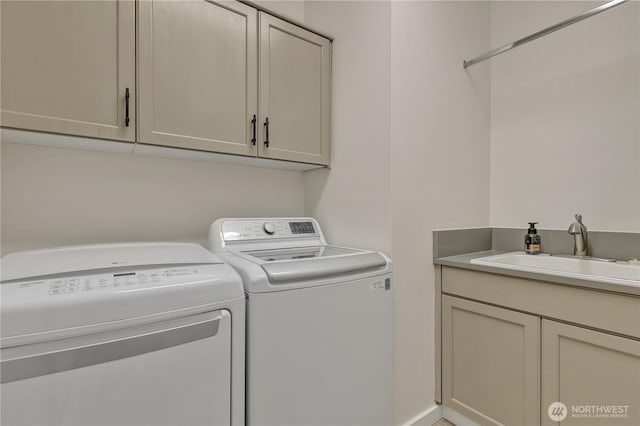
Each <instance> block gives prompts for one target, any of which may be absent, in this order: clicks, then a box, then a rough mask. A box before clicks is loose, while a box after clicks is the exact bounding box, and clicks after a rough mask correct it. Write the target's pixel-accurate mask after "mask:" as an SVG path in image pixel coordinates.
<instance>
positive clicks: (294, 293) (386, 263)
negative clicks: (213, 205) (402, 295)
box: [209, 218, 392, 426]
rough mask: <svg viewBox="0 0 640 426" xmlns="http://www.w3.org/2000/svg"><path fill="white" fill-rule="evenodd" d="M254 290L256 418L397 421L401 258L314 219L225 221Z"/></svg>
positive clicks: (250, 296) (226, 237)
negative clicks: (336, 233)
mask: <svg viewBox="0 0 640 426" xmlns="http://www.w3.org/2000/svg"><path fill="white" fill-rule="evenodd" d="M209 248H210V249H211V250H212V251H214V252H215V253H216V254H218V255H219V256H220V257H221V258H223V259H224V260H225V261H226V262H228V263H229V264H230V265H231V266H233V267H234V268H235V269H236V270H237V271H238V273H239V274H240V276H241V277H242V280H243V283H244V288H245V292H246V296H247V355H246V360H247V391H246V392H247V393H246V395H247V399H246V415H247V417H246V420H247V424H248V425H255V426H267V425H274V426H275V425H376V426H380V425H389V424H391V362H392V334H391V325H392V324H391V313H392V298H391V261H390V260H389V259H388V258H387V257H386V256H385V255H384V254H382V253H378V252H374V251H367V250H359V249H352V248H344V247H336V246H331V245H327V243H326V241H325V238H324V235H323V234H322V230H321V229H320V226H319V224H318V222H316V221H315V220H314V219H312V218H252V219H219V220H216V221H215V222H214V223H213V224H212V225H211V228H210V232H209Z"/></svg>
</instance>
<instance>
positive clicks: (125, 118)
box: [124, 87, 129, 127]
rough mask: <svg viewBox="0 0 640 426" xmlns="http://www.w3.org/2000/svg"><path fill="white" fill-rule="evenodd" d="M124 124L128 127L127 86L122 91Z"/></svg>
mask: <svg viewBox="0 0 640 426" xmlns="http://www.w3.org/2000/svg"><path fill="white" fill-rule="evenodd" d="M124 99H125V104H124V126H125V127H129V88H128V87H127V88H126V89H125V91H124Z"/></svg>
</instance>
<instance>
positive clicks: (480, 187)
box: [391, 1, 490, 422]
mask: <svg viewBox="0 0 640 426" xmlns="http://www.w3.org/2000/svg"><path fill="white" fill-rule="evenodd" d="M391 17H392V20H391V24H392V25H391V41H392V43H391V82H392V84H391V117H392V119H391V148H392V150H391V159H392V209H393V210H392V212H393V255H394V257H393V258H394V262H395V263H394V267H395V279H396V288H395V291H396V292H395V297H396V299H395V305H394V307H395V315H394V331H395V335H394V344H395V350H394V356H395V359H394V365H395V370H394V373H395V382H394V391H395V395H394V403H395V405H394V408H395V414H396V421H397V422H404V421H407V420H409V419H410V418H411V417H412V416H415V415H417V414H419V413H420V412H421V411H423V410H425V409H426V408H428V407H429V406H431V405H433V400H434V368H433V362H434V350H435V345H434V308H433V303H434V299H433V294H434V287H433V281H434V272H433V264H432V261H431V259H432V256H433V253H432V244H433V241H432V230H433V229H438V228H451V227H474V226H486V225H488V222H489V93H490V87H489V83H490V78H489V77H490V76H489V71H488V70H487V69H475V70H469V71H465V70H464V69H463V68H462V60H463V59H464V58H467V57H469V56H470V55H474V54H476V53H477V52H482V51H485V50H487V49H488V47H489V37H490V28H489V22H490V21H489V18H490V6H489V3H488V2H457V1H456V2H447V1H445V2H435V1H434V2H393V6H392V9H391Z"/></svg>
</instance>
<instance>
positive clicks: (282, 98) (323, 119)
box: [258, 12, 331, 165]
mask: <svg viewBox="0 0 640 426" xmlns="http://www.w3.org/2000/svg"><path fill="white" fill-rule="evenodd" d="M330 96H331V42H330V41H329V40H327V39H325V38H323V37H320V36H318V35H316V34H314V33H312V32H310V31H307V30H304V29H302V28H299V27H296V26H295V25H291V24H290V23H288V22H285V21H283V20H281V19H278V18H275V17H273V16H271V15H267V14H265V13H262V12H260V141H259V145H258V146H259V148H258V149H259V153H258V154H259V155H260V156H261V157H266V158H274V159H280V160H289V161H299V162H304V163H314V164H323V165H328V164H329V160H330V156H329V140H330V135H329V132H330V119H331V117H330ZM267 120H268V123H269V124H268V125H267V124H266V122H267Z"/></svg>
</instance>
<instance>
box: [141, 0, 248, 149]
mask: <svg viewBox="0 0 640 426" xmlns="http://www.w3.org/2000/svg"><path fill="white" fill-rule="evenodd" d="M257 25H258V24H257V12H256V10H255V9H253V8H251V7H249V6H247V5H244V4H242V3H238V2H230V1H229V2H226V1H205V0H183V1H157V0H154V1H141V2H138V67H139V68H138V72H139V75H138V90H139V96H140V103H139V110H138V112H139V117H140V122H139V133H138V140H139V142H142V143H146V144H154V145H165V146H174V147H179V148H189V149H196V150H202V151H213V152H222V153H229V154H241V155H254V156H255V155H256V147H255V145H254V144H253V142H252V139H253V130H254V124H253V123H252V119H253V116H254V114H257V109H258V102H257V84H258V76H257V35H256V31H257ZM256 121H257V119H256ZM256 125H257V123H256Z"/></svg>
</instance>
